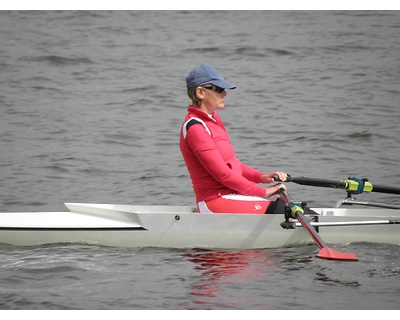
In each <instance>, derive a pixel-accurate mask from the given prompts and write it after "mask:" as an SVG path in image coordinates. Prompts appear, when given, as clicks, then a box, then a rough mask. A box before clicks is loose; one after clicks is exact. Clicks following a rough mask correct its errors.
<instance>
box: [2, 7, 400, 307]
mask: <svg viewBox="0 0 400 320" xmlns="http://www.w3.org/2000/svg"><path fill="white" fill-rule="evenodd" d="M399 34H400V12H399V11H0V68H1V73H0V84H1V89H0V151H1V154H0V212H21V211H66V208H65V207H64V205H63V204H64V203H65V202H93V203H118V204H145V205H151V204H160V205H193V204H194V195H193V191H192V188H191V182H190V178H189V176H188V173H187V170H186V167H185V164H184V162H183V159H182V157H181V155H180V151H179V130H180V126H181V123H182V121H183V119H184V117H185V115H186V107H187V105H188V104H189V99H188V98H187V95H186V89H185V77H186V75H187V74H188V72H189V71H190V70H191V69H192V68H194V67H195V66H197V65H199V64H201V63H208V64H212V65H214V66H215V67H217V68H218V69H219V70H220V71H221V72H222V74H223V75H224V77H225V78H226V79H227V80H228V81H230V82H232V83H234V84H236V85H237V89H235V90H232V91H229V93H228V96H227V99H226V105H225V109H224V110H222V111H221V112H220V116H221V117H222V119H223V121H224V122H225V126H226V127H227V130H228V132H229V134H230V137H231V140H232V143H233V144H234V146H235V149H236V152H237V156H238V157H239V158H240V159H241V160H242V161H243V162H245V163H248V164H249V165H252V166H254V167H256V168H258V169H260V170H264V171H274V170H281V171H285V172H288V173H290V174H291V175H293V176H301V175H304V176H311V177H318V178H327V179H346V178H347V177H349V176H356V177H363V178H368V179H369V180H370V181H371V182H372V183H376V184H380V185H387V186H395V187H398V186H399V185H400V170H399V162H400V153H399V151H400V129H399V122H400V107H399V102H400V36H399ZM287 187H288V192H289V193H290V195H291V196H292V197H293V198H294V199H296V200H299V201H307V203H308V204H309V205H310V206H321V205H323V206H332V205H334V204H335V203H336V201H337V200H338V199H340V198H342V197H344V196H345V194H344V193H343V191H342V190H335V189H326V188H317V187H304V186H299V185H295V184H288V185H287ZM359 199H361V200H373V201H382V202H386V203H391V204H399V203H400V201H399V200H400V199H399V196H397V195H388V194H374V193H371V194H368V195H367V194H363V195H360V196H359ZM399 231H400V230H399ZM399 237H400V235H399ZM333 248H335V249H337V250H343V251H348V252H354V253H356V254H357V256H358V257H359V259H360V260H359V261H358V262H354V263H343V262H336V261H328V260H321V259H317V258H315V254H316V253H317V251H318V249H317V247H316V246H307V247H295V248H277V249H264V250H210V251H206V250H195V249H191V250H189V249H187V250H177V249H154V248H153V249H150V248H149V249H121V248H105V247H98V246H89V245H88V246H85V245H48V246H35V247H13V246H9V245H4V244H3V245H0V257H1V258H0V309H2V310H10V309H20V310H33V309H36V310H37V309H39V310H53V309H54V310H64V309H77V310H88V309H90V310H93V309H112V310H117V309H118V310H120V309H123V310H189V309H195V310H202V309H217V310H253V309H256V310H266V309H267V310H271V309H272V310H293V309H296V310H314V309H317V310H321V309H330V310H331V309H332V310H350V309H357V310H358V309H361V310H372V309H374V310H376V309H378V310H383V309H387V310H397V309H399V301H400V257H399V256H400V247H399V246H396V245H383V244H377V243H355V244H347V245H345V244H343V245H335V246H333Z"/></svg>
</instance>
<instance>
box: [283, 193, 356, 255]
mask: <svg viewBox="0 0 400 320" xmlns="http://www.w3.org/2000/svg"><path fill="white" fill-rule="evenodd" d="M279 194H280V196H281V199H282V200H283V201H284V202H285V204H286V205H287V206H288V207H289V208H290V210H291V213H292V216H293V217H294V218H296V219H297V220H299V221H300V223H301V224H302V226H303V227H304V228H305V229H306V230H307V231H308V232H309V233H310V235H311V236H312V238H313V239H314V241H315V242H316V243H317V244H318V246H319V247H320V248H321V250H320V252H319V253H318V254H317V257H318V258H323V259H330V260H346V261H357V260H358V258H357V257H356V255H355V254H353V253H345V252H339V251H336V250H333V249H332V248H329V247H328V246H327V245H326V244H325V243H324V241H323V240H322V239H321V237H320V236H319V234H318V233H317V232H316V231H315V229H314V228H313V227H312V225H311V224H310V222H309V221H308V220H307V218H306V217H304V215H303V213H304V210H303V208H302V207H301V205H299V204H297V203H295V202H293V201H292V199H291V198H290V197H289V195H288V194H287V193H286V191H285V190H284V189H280V190H279Z"/></svg>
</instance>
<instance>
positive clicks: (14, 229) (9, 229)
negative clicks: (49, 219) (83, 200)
mask: <svg viewBox="0 0 400 320" xmlns="http://www.w3.org/2000/svg"><path fill="white" fill-rule="evenodd" d="M0 230H1V231H147V229H146V228H143V227H93V228H88V227H81V228H80V227H60V228H57V227H0Z"/></svg>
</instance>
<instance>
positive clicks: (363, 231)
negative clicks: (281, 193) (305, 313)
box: [0, 203, 400, 249]
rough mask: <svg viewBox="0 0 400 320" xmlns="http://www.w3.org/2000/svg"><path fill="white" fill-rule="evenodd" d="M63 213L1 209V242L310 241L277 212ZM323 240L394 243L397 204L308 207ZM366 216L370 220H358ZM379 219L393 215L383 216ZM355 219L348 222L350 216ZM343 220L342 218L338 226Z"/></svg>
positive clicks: (200, 244)
mask: <svg viewBox="0 0 400 320" xmlns="http://www.w3.org/2000/svg"><path fill="white" fill-rule="evenodd" d="M65 205H66V206H67V207H68V209H69V210H70V211H67V212H14V213H0V243H5V244H10V245H15V246H32V245H43V244H52V243H79V244H94V245H101V246H112V247H125V248H141V247H163V248H219V249H256V248H276V247H285V246H295V245H306V244H311V243H313V240H312V238H311V237H310V235H309V233H308V232H307V231H306V230H305V229H304V228H302V227H301V226H299V227H297V228H295V229H283V228H282V227H281V226H280V224H281V222H283V221H284V215H283V214H269V215H266V214H264V215H260V214H201V213H197V212H196V208H194V207H190V206H140V205H115V204H90V203H66V204H65ZM313 210H315V211H316V212H318V213H319V214H320V215H319V216H318V222H319V223H331V224H333V225H332V226H326V227H318V229H319V230H318V231H319V234H320V236H321V237H322V238H323V240H324V241H325V242H326V243H353V242H375V243H388V244H395V245H400V225H399V224H398V223H399V222H398V221H399V219H400V210H393V209H385V208H374V209H364V208H313ZM366 221H369V222H371V223H368V224H367V223H365V222H366ZM385 221H397V222H395V223H385ZM355 222H357V223H359V225H356V226H354V225H351V224H352V223H355ZM339 224H344V225H339Z"/></svg>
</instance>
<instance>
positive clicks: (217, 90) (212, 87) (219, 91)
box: [203, 85, 225, 93]
mask: <svg viewBox="0 0 400 320" xmlns="http://www.w3.org/2000/svg"><path fill="white" fill-rule="evenodd" d="M203 88H204V89H208V90H212V91H215V92H218V93H222V92H224V91H225V89H224V88H220V87H217V86H214V85H212V86H208V87H203Z"/></svg>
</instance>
